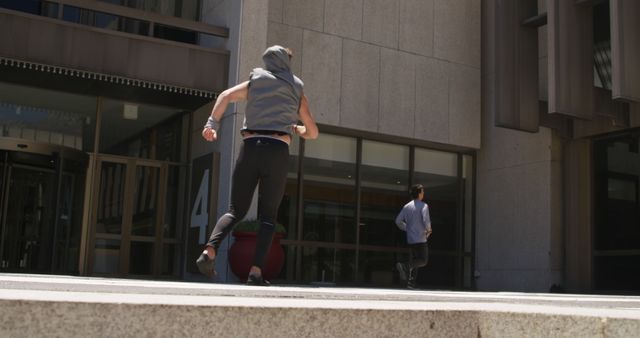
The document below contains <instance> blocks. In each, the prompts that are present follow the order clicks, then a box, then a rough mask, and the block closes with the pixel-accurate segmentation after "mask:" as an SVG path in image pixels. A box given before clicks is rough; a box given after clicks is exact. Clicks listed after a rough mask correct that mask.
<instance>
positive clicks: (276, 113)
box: [242, 46, 303, 134]
mask: <svg viewBox="0 0 640 338" xmlns="http://www.w3.org/2000/svg"><path fill="white" fill-rule="evenodd" d="M262 60H263V61H264V65H265V68H255V69H253V71H252V72H251V74H250V76H249V94H248V97H247V107H246V111H245V119H244V125H243V127H242V130H247V129H249V130H271V131H277V132H283V133H287V134H291V132H292V130H291V125H292V124H294V123H297V122H298V109H299V107H300V100H301V98H302V87H303V83H302V81H301V80H300V79H299V78H297V77H296V76H295V75H293V73H291V66H290V64H289V56H288V55H287V52H286V51H285V49H284V47H281V46H272V47H269V48H267V50H266V51H265V52H264V54H263V55H262Z"/></svg>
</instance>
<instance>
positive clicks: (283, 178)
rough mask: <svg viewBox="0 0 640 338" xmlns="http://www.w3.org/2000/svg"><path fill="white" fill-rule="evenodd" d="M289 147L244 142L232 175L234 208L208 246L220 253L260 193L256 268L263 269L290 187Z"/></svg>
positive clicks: (280, 143)
mask: <svg viewBox="0 0 640 338" xmlns="http://www.w3.org/2000/svg"><path fill="white" fill-rule="evenodd" d="M288 161H289V147H288V145H287V144H286V143H285V142H283V141H280V140H276V139H271V138H266V137H254V138H248V139H245V140H244V142H243V144H242V148H241V149H240V156H239V157H238V161H237V162H236V166H235V169H234V171H233V181H232V183H231V184H232V186H231V205H230V206H229V212H227V213H226V214H224V215H223V216H222V217H220V219H219V220H218V223H216V226H215V227H214V228H213V232H212V233H211V237H210V238H209V242H207V245H208V246H212V247H214V248H215V249H216V251H217V250H218V247H220V243H221V242H222V240H223V239H225V237H226V236H227V235H228V234H229V232H230V231H231V230H232V229H233V227H234V226H235V225H236V224H237V223H238V222H240V221H241V220H242V219H243V218H244V216H245V215H246V214H247V211H248V210H249V207H250V206H251V199H252V197H253V193H254V191H255V189H256V185H258V183H260V188H259V189H258V220H259V221H260V230H259V231H258V239H257V243H256V254H255V256H254V260H253V265H255V266H257V267H259V268H262V266H263V265H264V261H265V259H266V257H267V253H268V252H269V248H270V247H271V240H272V239H273V233H274V231H275V224H276V215H277V213H278V207H279V206H280V201H281V200H282V196H283V195H284V189H285V186H286V183H287V169H288Z"/></svg>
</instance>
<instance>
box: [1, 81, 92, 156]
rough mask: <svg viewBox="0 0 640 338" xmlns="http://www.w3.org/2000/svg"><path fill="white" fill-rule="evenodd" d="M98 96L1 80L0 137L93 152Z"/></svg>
mask: <svg viewBox="0 0 640 338" xmlns="http://www.w3.org/2000/svg"><path fill="white" fill-rule="evenodd" d="M95 107H96V98H95V97H92V96H84V95H77V94H71V93H66V92H59V91H54V90H46V89H39V88H35V87H27V86H19V85H14V84H9V83H5V82H0V136H4V137H12V138H22V139H27V140H32V141H38V142H44V143H51V144H57V145H63V146H66V147H70V148H75V149H79V150H84V151H93V135H94V134H95V110H96V108H95Z"/></svg>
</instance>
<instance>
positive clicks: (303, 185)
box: [0, 0, 640, 292]
mask: <svg viewBox="0 0 640 338" xmlns="http://www.w3.org/2000/svg"><path fill="white" fill-rule="evenodd" d="M638 11H639V8H638V6H637V5H635V3H634V2H633V1H624V0H619V1H614V0H611V1H577V2H576V4H574V3H573V2H572V1H566V2H565V1H560V0H556V1H553V0H549V1H543V0H540V1H536V0H518V1H499V0H485V1H481V0H455V1H443V0H393V1H389V0H350V1H343V0H322V1H317V0H269V1H262V0H243V1H235V0H233V1H232V0H202V1H180V0H164V1H162V0H149V1H128V0H113V1H95V0H93V1H91V0H74V1H70V0H65V1H9V0H5V1H0V17H1V18H2V20H0V25H1V26H2V30H0V40H1V41H2V44H1V46H0V70H1V72H0V85H1V86H2V87H3V88H2V90H1V91H0V109H1V110H0V114H1V115H2V128H3V129H2V135H1V138H0V155H2V158H1V159H0V161H1V162H0V164H1V170H2V171H0V173H1V174H2V186H1V188H2V189H1V190H2V194H1V195H0V196H1V200H0V202H1V203H0V205H1V206H2V209H1V210H2V215H1V216H2V218H1V221H2V241H1V243H2V248H1V249H0V252H2V266H1V267H0V269H1V271H4V272H26V273H66V274H81V275H92V276H100V275H108V276H122V277H132V278H155V279H166V278H169V279H181V280H194V281H195V280H202V277H201V276H199V275H198V274H197V273H195V272H196V271H197V270H196V268H195V266H194V264H193V263H194V260H195V258H196V257H197V255H198V253H199V250H201V248H202V243H203V242H204V240H205V239H206V236H208V234H209V233H210V230H211V228H212V225H213V223H215V221H216V219H217V217H218V216H220V215H222V214H223V213H224V212H226V209H227V207H228V204H229V192H230V185H229V182H230V180H231V172H232V169H233V162H234V160H235V158H236V156H237V153H238V151H239V145H240V143H241V139H240V138H239V135H238V132H237V131H238V129H239V128H240V126H241V125H242V121H243V105H242V104H236V105H233V106H231V107H230V108H229V109H228V111H227V112H226V113H225V116H224V117H223V120H222V122H221V127H220V128H221V129H220V132H219V135H220V139H219V140H218V141H217V142H215V143H208V142H205V141H204V140H203V139H202V138H201V136H200V132H201V130H202V125H203V123H204V121H205V120H206V117H207V115H208V114H209V113H210V111H211V107H212V101H213V100H214V99H215V96H216V94H217V93H219V92H220V91H222V90H223V89H224V88H226V87H228V86H231V85H234V84H237V83H240V82H242V81H244V80H245V79H247V78H248V74H249V72H250V71H251V69H252V68H254V67H259V66H261V65H262V63H261V55H262V52H263V51H264V49H265V48H266V47H267V46H270V45H273V44H280V45H284V46H287V47H290V48H292V49H293V51H294V58H293V70H294V72H295V73H296V74H297V75H298V76H300V77H301V78H302V80H303V81H304V83H305V93H306V95H307V96H308V97H309V100H310V104H311V111H312V113H313V114H314V117H315V118H316V120H317V122H318V124H319V127H320V133H321V135H320V137H319V138H318V139H317V140H313V141H304V140H298V139H296V140H294V142H293V144H292V145H291V147H290V154H291V161H290V163H289V168H290V171H289V175H288V178H289V179H288V182H287V188H286V193H285V197H284V199H283V201H282V204H281V207H280V212H279V216H278V221H279V222H280V223H282V224H283V225H284V227H285V228H286V230H287V232H286V235H285V237H284V238H283V239H282V241H281V244H282V247H283V249H284V252H285V263H284V267H283V269H282V271H281V272H280V273H279V275H278V276H277V277H276V278H274V280H275V282H277V283H282V284H317V283H323V284H324V283H328V284H330V285H331V284H335V285H353V286H369V287H397V286H400V285H401V281H399V279H398V275H397V273H396V272H395V271H394V265H395V264H394V263H395V262H396V261H398V260H402V259H406V257H407V254H408V251H407V248H406V245H405V241H404V236H403V233H402V232H401V231H400V230H399V229H397V228H396V226H395V225H394V224H393V221H394V219H395V216H396V214H397V212H398V211H399V210H400V208H401V207H402V205H404V204H405V203H406V202H407V201H408V199H409V197H408V193H407V192H408V189H409V187H410V186H411V185H412V184H414V183H422V184H423V185H425V187H426V198H425V200H426V201H427V203H428V204H429V205H430V208H431V215H432V222H433V229H434V233H433V237H432V238H431V239H430V261H429V265H428V267H427V268H425V269H422V270H421V272H420V275H419V276H418V282H419V284H421V285H422V286H424V287H426V288H441V289H479V290H508V291H536V292H540V291H548V290H550V288H552V286H554V285H555V287H554V290H563V289H564V290H566V291H573V292H596V291H602V292H633V291H638V289H637V285H640V283H637V281H638V278H639V277H638V276H640V254H639V253H638V252H639V250H640V248H638V247H637V245H636V244H635V243H636V242H638V241H635V240H634V238H636V237H637V236H638V234H639V232H640V230H639V229H640V224H639V222H640V220H639V216H638V214H639V213H640V212H639V210H640V207H639V206H638V203H640V202H638V176H640V175H639V174H638V173H640V165H638V157H637V153H638V151H637V149H638V134H639V132H638V131H637V130H638V129H637V127H638V126H639V120H640V118H639V116H638V112H637V110H636V109H637V108H636V104H635V100H636V99H637V98H638V97H640V95H638V92H637V91H638V87H639V86H640V79H638V78H637V76H636V75H637V72H638V71H639V69H638V67H637V66H636V65H634V63H633V61H631V60H635V59H637V58H634V57H635V54H634V53H637V52H638V46H637V43H636V40H637V39H635V40H634V39H633V38H632V37H633V36H634V34H635V36H638V35H637V33H640V32H638V29H637V25H636V26H634V25H635V23H634V22H633V21H632V20H631V19H629V17H628V16H627V15H635V14H633V13H636V14H640V13H638ZM631 17H632V16H631ZM623 33H624V34H623ZM607 46H609V47H607ZM576 60H580V62H577V61H576ZM594 60H595V61H594ZM607 60H609V61H608V63H607ZM634 128H636V129H634ZM596 206H600V207H599V208H596ZM255 214H256V212H255V210H254V211H252V212H250V215H255ZM250 217H252V216H249V218H250ZM253 217H255V216H253ZM232 244H233V237H232V236H229V239H228V240H226V241H225V243H224V244H223V246H222V247H221V250H220V253H219V254H220V255H219V259H218V260H217V270H218V277H217V278H218V281H219V282H229V283H230V282H236V281H237V278H236V277H235V276H234V274H233V273H232V272H231V271H230V269H229V266H228V263H227V262H228V252H229V248H230V246H231V245H232ZM634 278H635V279H634ZM616 280H620V281H619V282H616Z"/></svg>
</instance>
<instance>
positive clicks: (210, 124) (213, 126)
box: [204, 116, 217, 130]
mask: <svg viewBox="0 0 640 338" xmlns="http://www.w3.org/2000/svg"><path fill="white" fill-rule="evenodd" d="M216 124H217V123H216V120H215V119H214V118H213V117H211V116H209V118H208V119H207V123H205V124H204V127H205V128H211V129H214V130H215V129H216Z"/></svg>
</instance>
